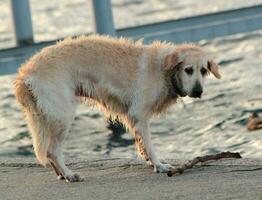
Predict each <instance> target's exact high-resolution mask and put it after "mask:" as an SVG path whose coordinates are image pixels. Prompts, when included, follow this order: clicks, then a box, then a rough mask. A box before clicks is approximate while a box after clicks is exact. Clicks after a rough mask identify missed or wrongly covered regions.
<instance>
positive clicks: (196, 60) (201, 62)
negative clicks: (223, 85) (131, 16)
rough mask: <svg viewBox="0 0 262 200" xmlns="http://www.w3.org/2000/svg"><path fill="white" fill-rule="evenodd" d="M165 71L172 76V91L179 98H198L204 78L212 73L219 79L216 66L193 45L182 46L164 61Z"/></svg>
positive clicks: (201, 91) (202, 87)
mask: <svg viewBox="0 0 262 200" xmlns="http://www.w3.org/2000/svg"><path fill="white" fill-rule="evenodd" d="M164 68H165V70H166V71H167V72H168V73H170V74H172V76H171V83H172V86H173V90H174V92H175V93H176V94H178V95H179V96H182V97H183V96H189V97H193V98H200V97H201V95H202V93H203V89H204V80H205V77H206V76H207V75H208V74H209V73H212V74H213V75H214V76H215V77H216V78H218V79H220V78H221V75H220V73H219V67H218V65H217V64H216V63H215V62H214V61H212V60H209V59H208V58H207V55H206V54H205V52H204V51H203V50H201V49H200V48H199V47H197V46H193V45H182V46H180V47H178V48H177V49H176V50H175V51H174V52H173V53H171V54H169V55H167V56H166V57H165V60H164Z"/></svg>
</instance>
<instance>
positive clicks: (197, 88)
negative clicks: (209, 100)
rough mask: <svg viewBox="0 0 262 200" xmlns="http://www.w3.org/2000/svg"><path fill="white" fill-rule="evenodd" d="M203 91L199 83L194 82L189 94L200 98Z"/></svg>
mask: <svg viewBox="0 0 262 200" xmlns="http://www.w3.org/2000/svg"><path fill="white" fill-rule="evenodd" d="M202 93H203V88H202V86H201V85H200V83H196V85H195V86H194V87H193V89H192V93H191V94H190V97H194V98H201V96H202Z"/></svg>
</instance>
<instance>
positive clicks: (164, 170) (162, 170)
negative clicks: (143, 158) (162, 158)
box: [154, 163, 174, 173]
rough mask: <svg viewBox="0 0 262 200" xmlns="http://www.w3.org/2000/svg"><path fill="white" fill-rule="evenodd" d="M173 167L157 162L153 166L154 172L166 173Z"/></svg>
mask: <svg viewBox="0 0 262 200" xmlns="http://www.w3.org/2000/svg"><path fill="white" fill-rule="evenodd" d="M173 168H174V167H173V166H172V165H170V164H163V163H159V164H157V165H155V166H154V172H156V173H167V172H169V171H170V170H171V169H173Z"/></svg>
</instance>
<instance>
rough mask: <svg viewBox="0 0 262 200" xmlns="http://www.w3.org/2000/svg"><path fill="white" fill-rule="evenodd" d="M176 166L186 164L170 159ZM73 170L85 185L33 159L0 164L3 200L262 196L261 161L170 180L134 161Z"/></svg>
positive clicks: (92, 163) (221, 165)
mask: <svg viewBox="0 0 262 200" xmlns="http://www.w3.org/2000/svg"><path fill="white" fill-rule="evenodd" d="M170 162H171V163H172V164H174V165H177V164H181V163H183V162H184V161H182V160H170ZM70 168H71V169H73V170H74V171H75V172H77V173H79V174H81V175H82V177H83V178H84V179H85V180H84V182H79V183H66V182H65V181H61V180H56V179H55V175H54V173H53V172H52V171H51V169H50V168H44V167H41V166H39V165H38V164H36V163H35V161H34V160H33V159H21V158H20V159H10V158H9V159H3V158H1V160H0V177H1V178H0V194H1V197H0V199H1V200H7V199H12V200H13V199H27V200H31V199H32V200H37V199H40V200H42V199H48V200H52V199H65V200H66V199H70V200H71V199H115V200H116V199H121V200H123V199H176V200H179V199H183V200H184V199H186V200H191V199H192V200H193V199H194V200H196V199H199V200H205V199H215V200H220V199H223V200H226V199H230V200H232V199H237V200H241V199H243V200H249V199H250V200H256V199H258V200H259V199H260V198H261V197H262V196H261V195H262V173H261V172H262V160H261V159H260V160H258V159H256V160H255V159H238V160H223V161H217V162H212V163H208V164H207V165H204V166H201V167H197V168H194V169H192V170H189V171H187V172H186V173H184V174H182V175H179V176H174V177H167V176H166V174H156V173H153V171H152V169H151V168H150V167H149V166H146V165H145V164H144V163H143V162H140V161H137V160H130V159H119V158H115V159H100V160H89V161H77V162H74V163H73V164H70Z"/></svg>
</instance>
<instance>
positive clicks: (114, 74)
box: [14, 35, 220, 182]
mask: <svg viewBox="0 0 262 200" xmlns="http://www.w3.org/2000/svg"><path fill="white" fill-rule="evenodd" d="M209 73H212V74H213V75H214V76H215V77H216V78H220V73H219V71H218V65H217V64H216V63H215V62H214V61H212V60H210V59H208V56H207V55H206V53H205V52H204V51H203V50H202V49H201V48H200V47H197V46H195V45H191V44H183V45H178V46H175V45H174V44H171V43H165V42H158V41H157V42H153V43H152V44H150V45H144V44H142V42H141V41H138V42H133V41H132V40H129V39H123V38H120V39H114V38H111V37H108V36H97V35H93V36H81V37H78V38H76V39H66V40H64V41H62V42H59V43H57V44H56V45H53V46H50V47H47V48H44V49H43V50H42V51H41V52H39V53H37V54H36V55H34V56H33V57H32V58H31V59H30V60H29V61H28V62H27V63H25V64H24V65H22V67H21V68H20V69H19V74H18V76H17V78H16V80H15V83H14V88H15V95H16V98H17V100H18V102H19V104H20V105H21V106H22V108H23V111H24V113H25V116H26V119H27V122H28V127H29V130H30V132H31V133H32V138H33V146H34V151H35V155H36V158H37V159H38V161H39V162H40V163H41V164H43V165H46V164H50V165H51V166H52V167H53V169H54V170H55V172H56V174H57V175H58V178H59V179H65V180H66V181H68V182H74V181H81V180H82V179H81V178H80V176H79V175H78V174H76V173H74V172H72V171H71V170H69V169H68V168H67V167H66V165H65V162H64V160H63V155H62V145H63V141H64V139H65V137H66V135H67V133H68V132H69V130H70V127H71V124H72V122H73V120H74V114H75V110H76V105H77V102H78V101H79V99H81V97H83V98H85V100H90V101H92V102H93V103H94V104H95V105H96V106H98V107H99V108H101V110H102V111H103V112H104V113H105V114H106V115H107V116H111V117H115V118H117V119H119V120H121V121H122V122H123V123H124V124H125V125H126V127H127V128H128V129H129V130H130V131H131V132H132V133H133V135H134V138H135V143H136V147H137V151H138V153H139V154H140V155H141V156H143V157H144V158H145V160H146V161H148V163H150V164H151V165H153V166H154V171H156V172H163V173H164V172H168V171H169V170H170V168H172V166H171V165H169V164H163V163H161V162H160V160H159V159H158V157H157V156H156V153H155V150H154V148H153V146H152V144H151V139H150V137H151V136H150V131H149V120H150V117H151V116H152V115H154V114H159V113H161V112H163V111H164V110H166V108H168V106H170V105H172V104H173V103H175V102H176V100H177V99H178V98H180V97H185V96H189V97H192V98H200V97H201V95H202V93H203V88H204V80H205V77H206V75H207V74H209Z"/></svg>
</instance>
